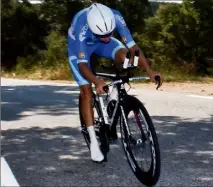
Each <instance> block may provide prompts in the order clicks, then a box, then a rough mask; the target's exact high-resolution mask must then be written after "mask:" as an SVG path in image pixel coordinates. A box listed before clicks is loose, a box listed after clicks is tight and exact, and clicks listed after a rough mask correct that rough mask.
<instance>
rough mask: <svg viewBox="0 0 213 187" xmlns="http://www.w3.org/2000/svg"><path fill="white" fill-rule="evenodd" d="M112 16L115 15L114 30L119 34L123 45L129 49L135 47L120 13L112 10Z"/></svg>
mask: <svg viewBox="0 0 213 187" xmlns="http://www.w3.org/2000/svg"><path fill="white" fill-rule="evenodd" d="M112 11H113V13H114V15H115V22H116V30H117V32H118V33H119V35H120V36H121V38H122V42H124V43H125V45H126V46H127V47H128V48H131V47H132V46H134V45H135V41H134V39H133V38H132V35H131V33H130V30H129V29H128V27H127V25H126V22H125V20H124V18H123V16H122V15H121V13H120V12H119V11H117V10H114V9H112Z"/></svg>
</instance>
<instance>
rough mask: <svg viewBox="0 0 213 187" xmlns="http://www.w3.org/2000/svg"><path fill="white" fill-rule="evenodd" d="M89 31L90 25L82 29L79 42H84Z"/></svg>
mask: <svg viewBox="0 0 213 187" xmlns="http://www.w3.org/2000/svg"><path fill="white" fill-rule="evenodd" d="M88 29H89V26H88V24H86V25H84V27H83V28H82V29H81V32H80V34H79V40H80V41H81V42H83V41H84V39H85V38H86V37H85V35H86V32H87V30H88Z"/></svg>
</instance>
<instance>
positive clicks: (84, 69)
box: [78, 62, 98, 85]
mask: <svg viewBox="0 0 213 187" xmlns="http://www.w3.org/2000/svg"><path fill="white" fill-rule="evenodd" d="M78 67H79V69H80V72H81V73H82V75H83V76H84V77H85V78H86V79H87V80H89V81H90V82H92V83H93V84H95V85H96V84H97V83H98V79H97V77H96V76H94V74H93V73H92V71H91V69H90V68H89V67H88V64H87V63H85V62H79V64H78Z"/></svg>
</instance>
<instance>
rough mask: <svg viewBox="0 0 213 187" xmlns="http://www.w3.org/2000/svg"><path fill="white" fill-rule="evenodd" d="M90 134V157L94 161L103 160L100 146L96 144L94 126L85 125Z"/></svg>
mask: <svg viewBox="0 0 213 187" xmlns="http://www.w3.org/2000/svg"><path fill="white" fill-rule="evenodd" d="M87 130H88V132H89V136H90V141H91V143H90V153H91V159H92V160H93V161H95V162H102V161H103V160H104V155H103V154H102V152H101V150H100V147H99V145H98V141H97V139H96V135H95V129H94V126H89V127H87Z"/></svg>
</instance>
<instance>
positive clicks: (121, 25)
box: [112, 9, 153, 77]
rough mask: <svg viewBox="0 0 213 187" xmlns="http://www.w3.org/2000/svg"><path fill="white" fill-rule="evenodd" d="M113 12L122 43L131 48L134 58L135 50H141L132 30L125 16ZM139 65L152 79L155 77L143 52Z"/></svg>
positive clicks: (115, 11)
mask: <svg viewBox="0 0 213 187" xmlns="http://www.w3.org/2000/svg"><path fill="white" fill-rule="evenodd" d="M112 11H113V12H114V14H115V19H116V28H117V32H118V33H119V34H120V36H121V38H122V41H123V42H124V43H125V45H126V46H127V47H128V48H129V50H130V52H131V54H132V55H131V56H134V52H135V50H137V49H139V50H140V48H139V47H138V46H137V45H136V43H135V41H134V39H133V37H132V35H131V33H130V30H129V29H128V27H127V25H126V22H125V20H124V18H123V16H122V15H121V13H120V12H119V11H117V10H113V9H112ZM132 60H133V59H132ZM138 65H139V66H140V67H141V68H143V69H144V70H145V71H146V72H147V73H148V75H149V76H150V77H153V71H152V69H151V67H150V66H149V64H148V62H147V60H146V58H145V56H144V55H143V52H142V51H141V50H140V56H139V63H138Z"/></svg>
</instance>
